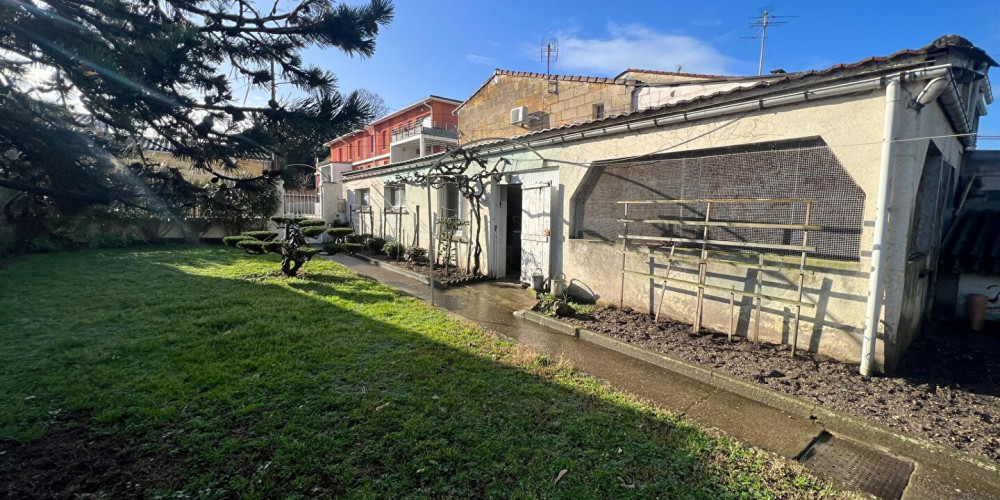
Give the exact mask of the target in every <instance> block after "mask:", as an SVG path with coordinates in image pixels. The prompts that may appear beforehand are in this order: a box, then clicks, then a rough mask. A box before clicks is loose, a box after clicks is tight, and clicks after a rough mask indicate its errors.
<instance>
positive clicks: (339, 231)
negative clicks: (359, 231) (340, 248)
mask: <svg viewBox="0 0 1000 500" xmlns="http://www.w3.org/2000/svg"><path fill="white" fill-rule="evenodd" d="M326 234H329V235H330V237H331V238H333V239H334V240H335V241H337V242H342V241H344V238H346V237H347V236H349V235H351V234H354V230H353V229H351V228H349V227H331V228H330V229H327V230H326Z"/></svg>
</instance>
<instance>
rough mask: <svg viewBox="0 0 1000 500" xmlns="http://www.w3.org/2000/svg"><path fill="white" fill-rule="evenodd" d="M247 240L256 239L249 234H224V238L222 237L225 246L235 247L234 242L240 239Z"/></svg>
mask: <svg viewBox="0 0 1000 500" xmlns="http://www.w3.org/2000/svg"><path fill="white" fill-rule="evenodd" d="M247 240H255V241H256V238H253V237H250V236H244V235H239V236H226V237H225V238H222V243H224V244H225V245H226V246H229V247H233V248H236V244H237V243H239V242H241V241H247Z"/></svg>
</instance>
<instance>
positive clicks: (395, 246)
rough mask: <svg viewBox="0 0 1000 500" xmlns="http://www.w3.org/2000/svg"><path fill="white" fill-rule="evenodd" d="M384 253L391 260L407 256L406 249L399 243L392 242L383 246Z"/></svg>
mask: <svg viewBox="0 0 1000 500" xmlns="http://www.w3.org/2000/svg"><path fill="white" fill-rule="evenodd" d="M382 253H384V254H386V255H388V256H389V258H390V259H396V260H399V259H402V258H403V256H404V255H406V247H405V246H403V244H402V243H400V242H398V241H390V242H388V243H386V244H385V245H383V246H382Z"/></svg>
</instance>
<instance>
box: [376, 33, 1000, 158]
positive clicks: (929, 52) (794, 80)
mask: <svg viewBox="0 0 1000 500" xmlns="http://www.w3.org/2000/svg"><path fill="white" fill-rule="evenodd" d="M951 49H955V50H958V51H960V52H963V53H964V54H966V55H968V56H971V57H973V58H975V59H979V60H982V61H985V62H986V63H987V64H988V65H990V66H997V65H998V64H997V62H996V61H994V60H993V59H992V58H990V57H989V55H987V54H986V52H984V51H983V50H982V49H979V48H978V47H975V46H973V45H972V44H971V43H970V42H969V41H968V40H966V39H964V38H962V37H959V36H956V35H945V36H942V37H939V38H938V39H936V40H934V42H932V43H931V44H929V45H927V46H925V47H923V48H921V49H918V50H914V49H903V50H900V51H898V52H895V53H892V54H890V55H888V56H872V57H868V58H865V59H862V60H860V61H857V62H853V63H843V64H835V65H833V66H830V67H828V68H825V69H819V70H808V71H799V72H795V73H783V74H778V75H766V76H765V75H762V77H765V78H766V79H762V80H761V81H759V82H757V83H755V84H753V85H749V86H745V87H737V88H734V89H731V90H725V91H719V92H715V93H713V94H707V95H701V96H697V97H693V98H691V99H687V100H683V101H677V102H673V103H669V104H664V105H662V106H658V107H653V108H647V109H643V110H639V111H631V112H626V113H620V114H617V115H610V116H606V117H604V118H600V119H597V120H591V121H587V122H581V123H568V124H565V125H560V126H558V127H552V128H547V129H542V130H535V131H531V132H528V133H525V134H521V135H517V136H514V137H510V138H509V139H508V140H520V139H526V138H535V137H541V136H545V135H555V134H559V133H563V132H565V131H567V130H570V129H587V128H597V126H607V125H611V124H615V123H618V122H627V121H630V120H633V119H635V118H639V117H649V116H655V115H658V114H666V113H674V112H677V111H681V110H686V109H688V108H695V107H697V106H699V105H702V104H704V105H709V104H717V103H714V102H713V101H716V100H723V101H725V100H726V98H728V97H730V96H733V95H737V96H738V97H739V98H742V97H750V96H751V95H748V94H752V96H756V95H762V94H767V93H769V92H771V91H772V89H771V88H772V87H775V89H774V90H775V91H782V90H786V88H789V87H790V88H795V87H796V84H799V86H805V85H808V84H810V83H813V82H814V81H819V82H822V81H826V80H829V79H833V78H836V77H850V76H853V75H856V74H863V73H865V72H869V71H884V70H892V69H897V68H900V67H917V66H922V65H923V66H926V65H931V64H933V61H932V60H929V59H931V58H930V56H933V55H935V54H936V53H939V52H947V51H949V50H951ZM496 74H509V75H517V76H533V77H545V75H544V74H542V73H529V72H519V71H507V70H500V69H498V70H496V71H495V72H494V75H496ZM552 76H553V77H556V76H559V75H552ZM561 77H562V78H576V79H578V80H576V81H584V80H579V79H587V78H594V77H573V76H561ZM492 78H493V77H492V76H490V79H492ZM723 78H741V77H723ZM743 78H745V77H743ZM490 79H487V80H486V82H484V83H483V84H482V85H481V86H480V87H479V88H478V89H477V90H476V92H474V93H473V94H472V96H475V95H476V93H478V92H479V91H480V90H482V88H483V87H484V86H486V85H487V84H488V83H489V82H490ZM598 80H601V79H599V78H598ZM603 80H611V81H616V82H621V83H631V84H635V83H636V82H635V81H634V80H617V79H614V78H604V79H603ZM588 81H589V80H588ZM696 83H697V82H696ZM755 90H757V91H759V92H753V91H755ZM472 96H470V97H469V99H471V98H472ZM465 102H468V99H467V100H466V101H465ZM462 105H463V106H464V105H465V103H464V102H463V103H462ZM459 108H461V106H459ZM459 108H456V111H457V110H458V109H459ZM499 142H502V141H497V142H496V143H499ZM496 143H485V144H481V145H479V146H481V147H488V146H490V145H491V144H496ZM419 160H420V159H414V160H407V161H406V162H400V163H395V164H393V163H390V164H387V165H382V166H380V167H376V168H373V169H369V170H379V169H386V168H393V167H396V166H403V165H407V164H412V163H417V162H418V161H419Z"/></svg>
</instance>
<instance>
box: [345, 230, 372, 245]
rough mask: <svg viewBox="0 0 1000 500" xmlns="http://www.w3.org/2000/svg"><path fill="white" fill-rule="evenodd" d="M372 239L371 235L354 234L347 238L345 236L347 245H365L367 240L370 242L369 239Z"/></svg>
mask: <svg viewBox="0 0 1000 500" xmlns="http://www.w3.org/2000/svg"><path fill="white" fill-rule="evenodd" d="M371 237H372V235H370V234H357V233H354V234H349V235H347V236H344V241H345V242H346V243H361V244H364V242H365V241H366V240H368V238H371Z"/></svg>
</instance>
